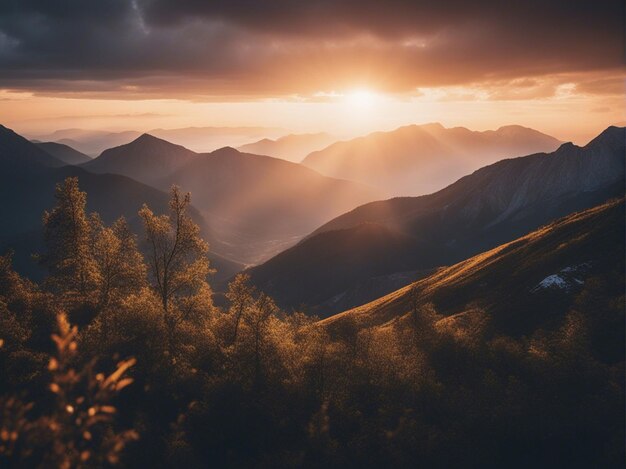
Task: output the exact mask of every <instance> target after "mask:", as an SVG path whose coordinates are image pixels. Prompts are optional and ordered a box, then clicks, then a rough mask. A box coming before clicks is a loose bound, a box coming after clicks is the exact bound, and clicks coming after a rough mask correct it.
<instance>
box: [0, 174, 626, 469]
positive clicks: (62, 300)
mask: <svg viewBox="0 0 626 469" xmlns="http://www.w3.org/2000/svg"><path fill="white" fill-rule="evenodd" d="M85 202H86V200H85V195H84V193H81V192H80V190H79V189H78V185H77V181H75V180H71V179H70V180H67V181H65V183H64V184H62V185H60V186H59V187H58V189H57V206H56V207H55V208H54V209H53V210H52V211H51V212H50V214H48V215H46V216H45V217H44V223H45V229H46V240H47V241H46V248H47V251H46V253H45V254H44V255H42V257H41V259H42V261H43V262H44V264H45V265H46V266H47V267H48V269H49V270H48V272H49V276H48V279H47V281H46V282H44V284H43V285H42V286H41V287H40V286H38V285H36V284H34V283H33V282H30V281H28V280H26V279H23V278H21V277H20V276H19V275H18V274H16V273H15V272H14V271H13V270H12V268H11V256H10V255H5V256H2V257H0V418H1V420H0V422H1V424H0V465H2V464H5V465H13V466H60V467H87V466H89V467H102V466H107V465H113V464H117V463H120V464H123V465H125V466H129V467H163V466H171V467H180V466H184V467H396V466H397V467H414V466H415V465H423V466H425V467H457V466H458V467H468V466H469V467H474V466H479V467H552V466H568V467H622V466H623V463H624V452H623V448H624V428H623V422H622V416H623V413H624V379H623V378H624V358H623V344H624V314H623V311H624V292H623V282H624V278H623V273H620V272H619V269H613V270H611V269H604V270H601V269H598V270H597V272H596V273H595V274H594V275H593V276H590V277H589V278H588V279H586V280H585V283H584V286H582V287H581V288H580V290H579V291H578V292H577V294H576V295H573V298H572V299H571V300H570V301H569V302H568V303H559V304H558V307H559V308H560V309H556V306H554V304H553V303H550V304H545V305H540V306H541V307H542V308H543V309H541V310H537V311H534V310H529V311H524V312H525V313H527V314H528V315H529V316H532V318H533V321H535V322H533V323H532V324H534V326H533V327H532V329H531V330H530V332H529V333H524V334H518V335H513V334H511V333H510V332H509V331H508V330H507V329H503V328H500V327H498V325H499V322H498V321H502V316H503V315H500V317H495V316H494V314H493V311H490V310H489V309H488V308H487V307H486V306H484V305H482V306H481V305H480V304H479V303H475V302H468V303H467V304H466V305H465V308H464V309H463V310H461V311H454V312H453V313H456V314H451V313H450V312H449V311H448V312H447V313H446V314H444V313H443V312H442V311H441V309H438V307H437V304H435V303H428V302H425V300H424V299H423V297H422V296H421V293H420V291H419V290H418V289H417V288H413V289H411V290H410V294H409V296H408V302H407V304H406V309H405V311H404V313H405V314H404V315H399V316H398V317H395V318H393V319H392V320H391V321H390V322H388V323H386V324H383V325H380V326H376V327H364V326H363V322H362V321H361V320H360V317H359V314H348V315H344V316H340V317H338V318H336V320H334V321H332V322H331V323H329V322H327V321H322V322H320V321H318V319H317V318H314V317H309V316H307V315H305V314H303V313H301V312H292V313H290V314H286V313H285V312H284V311H281V310H280V308H279V307H278V306H277V305H276V303H275V302H274V301H273V300H272V298H270V297H269V296H267V295H266V294H265V293H263V292H261V291H258V290H257V289H255V288H254V287H253V286H251V285H250V281H249V277H248V276H247V275H246V274H245V273H244V274H240V275H237V276H236V277H235V278H234V279H233V280H232V281H231V283H230V285H229V287H228V291H227V293H226V299H227V300H228V303H227V305H226V306H225V307H224V308H219V307H217V306H215V305H214V303H213V299H212V297H213V291H212V290H211V287H210V285H209V283H208V281H207V276H208V274H209V273H210V269H209V264H208V261H207V259H206V254H207V249H208V247H207V245H206V244H205V243H204V241H202V240H201V238H200V236H199V231H198V227H197V225H196V224H195V223H194V222H193V220H192V219H191V218H190V216H189V203H190V198H189V195H185V196H181V194H180V192H179V190H178V189H177V188H173V189H172V201H171V204H170V214H169V215H155V214H154V213H152V211H150V209H149V208H147V207H144V208H143V209H142V210H141V212H140V215H141V217H142V219H143V222H144V230H145V236H144V240H145V243H143V244H141V245H140V246H138V245H137V242H136V240H135V237H134V235H133V234H132V233H131V232H130V229H129V227H128V225H127V224H126V222H125V221H124V220H119V221H117V222H115V223H114V224H113V225H111V226H106V224H105V223H104V222H103V221H102V220H101V219H100V218H99V217H98V216H97V215H96V214H91V215H89V216H87V215H86V214H85V212H84V208H85ZM140 247H142V248H143V251H144V253H143V254H142V253H141V251H140ZM144 256H145V257H144ZM144 258H145V259H146V260H147V266H146V265H145V264H144ZM616 262H617V261H616ZM615 265H617V266H619V265H620V264H619V262H618V263H617V264H615ZM603 272H604V273H603ZM524 307H527V306H525V305H517V304H516V305H510V308H511V309H515V311H518V310H523V308H524ZM63 308H67V311H68V315H67V316H64V315H60V316H58V319H57V311H60V310H63ZM505 317H506V316H505ZM537 317H542V318H543V320H542V321H536V320H535V318H537ZM70 320H71V321H72V323H74V324H75V323H79V324H81V328H80V332H79V331H78V328H77V327H76V326H75V325H70V323H69V321H70ZM52 333H54V334H55V335H54V336H53V337H54V348H51V347H50V343H49V342H50V341H49V337H50V335H51V334H52ZM120 357H134V358H133V359H131V360H120ZM135 360H136V363H135ZM131 367H132V368H131ZM96 369H100V370H101V369H112V370H113V372H112V373H111V374H109V375H108V376H107V375H105V374H102V373H98V372H96ZM131 372H132V378H131V377H130V373H131ZM131 383H132V385H131ZM139 436H140V437H141V438H140V439H139V440H137V438H138V437H139ZM131 442H132V444H130V443H131Z"/></svg>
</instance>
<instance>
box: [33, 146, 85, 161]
mask: <svg viewBox="0 0 626 469" xmlns="http://www.w3.org/2000/svg"><path fill="white" fill-rule="evenodd" d="M35 145H37V146H38V147H39V148H41V149H42V150H43V151H45V152H46V153H49V154H50V155H52V156H54V157H55V158H56V159H58V160H59V161H61V162H63V163H65V164H69V165H73V166H76V165H79V164H83V163H87V162H88V161H91V158H90V157H88V156H87V155H85V154H84V153H81V152H79V151H78V150H74V149H73V148H72V147H70V146H69V145H64V144H62V143H57V142H36V143H35Z"/></svg>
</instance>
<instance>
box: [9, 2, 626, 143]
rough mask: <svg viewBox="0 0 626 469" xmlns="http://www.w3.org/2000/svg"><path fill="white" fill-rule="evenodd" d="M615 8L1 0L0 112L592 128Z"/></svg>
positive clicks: (614, 99)
mask: <svg viewBox="0 0 626 469" xmlns="http://www.w3.org/2000/svg"><path fill="white" fill-rule="evenodd" d="M503 6H506V7H503ZM623 23H624V4H623V1H621V0H599V1H598V0H596V1H571V0H570V1H525V2H506V3H504V2H495V1H486V0H482V1H473V2H467V1H439V2H436V3H434V2H428V3H426V2H421V1H419V0H387V1H385V2H380V1H374V0H359V1H357V0H309V1H300V0H273V1H268V2H265V3H263V2H256V1H249V0H239V1H237V0H230V1H227V0H223V1H222V0H217V1H210V2H208V1H201V0H132V1H131V0H99V1H85V0H53V1H51V0H4V1H2V2H0V123H2V124H4V125H6V126H9V127H12V128H14V129H15V130H16V131H18V132H25V133H27V134H28V133H29V134H31V135H36V134H37V133H46V132H51V131H54V130H57V129H63V128H69V127H78V128H86V129H92V128H93V129H96V128H97V129H110V130H131V129H132V130H149V129H153V128H176V127H186V126H267V127H280V128H282V129H285V133H287V132H310V131H329V132H332V133H334V134H336V135H341V136H350V135H357V134H362V133H366V132H369V131H373V130H387V129H392V128H395V127H398V126H400V125H405V124H410V123H426V122H434V121H438V122H441V123H443V124H444V125H446V126H454V125H463V126H466V127H469V128H472V129H476V130H482V129H489V128H497V127H499V126H501V125H506V124H521V125H525V126H529V127H533V128H536V129H538V130H541V131H544V132H547V133H550V134H552V135H554V136H555V137H557V138H559V139H562V140H573V141H575V142H577V143H585V142H586V141H587V140H588V139H589V138H591V137H592V136H593V135H594V134H596V133H598V131H599V130H601V129H603V128H605V127H606V126H608V125H610V124H615V123H620V122H623V121H625V120H626V112H625V107H624V96H625V78H626V74H625V72H624V37H623Z"/></svg>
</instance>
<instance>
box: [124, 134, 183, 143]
mask: <svg viewBox="0 0 626 469" xmlns="http://www.w3.org/2000/svg"><path fill="white" fill-rule="evenodd" d="M155 142H164V143H170V142H168V141H167V140H163V139H161V138H158V137H155V136H154V135H150V134H148V133H143V134H141V135H140V136H139V137H137V138H136V139H135V140H133V141H132V142H130V144H133V143H155ZM130 144H129V145H130ZM171 145H174V144H173V143H171Z"/></svg>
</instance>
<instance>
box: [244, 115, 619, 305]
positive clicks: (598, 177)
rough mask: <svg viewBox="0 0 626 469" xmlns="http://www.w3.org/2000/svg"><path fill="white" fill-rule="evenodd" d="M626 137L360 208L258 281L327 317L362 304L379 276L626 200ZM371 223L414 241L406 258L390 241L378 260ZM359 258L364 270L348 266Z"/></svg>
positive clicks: (607, 135) (268, 266)
mask: <svg viewBox="0 0 626 469" xmlns="http://www.w3.org/2000/svg"><path fill="white" fill-rule="evenodd" d="M625 132H626V129H624V128H617V127H610V128H608V129H606V130H605V131H604V132H602V134H600V135H599V136H598V137H596V138H595V139H594V140H592V141H591V142H590V143H589V144H587V145H586V146H584V147H577V146H575V145H573V144H564V145H562V146H561V147H560V148H559V149H558V150H557V151H555V152H554V153H550V154H546V153H542V154H535V155H529V156H525V157H519V158H513V159H509V160H503V161H500V162H498V163H495V164H492V165H490V166H487V167H485V168H482V169H480V170H478V171H475V172H474V173H472V174H471V175H468V176H465V177H463V178H461V179H460V180H459V181H457V182H456V183H454V184H452V185H450V186H448V187H446V188H445V189H442V190H440V191H438V192H435V193H434V194H431V195H427V196H420V197H400V198H395V199H389V200H384V201H378V202H372V203H369V204H366V205H363V206H361V207H358V208H356V209H354V210H352V211H350V212H348V213H346V214H344V215H342V216H340V217H337V218H336V219H334V220H332V221H330V222H329V223H327V224H325V225H323V226H322V227H320V228H319V229H317V230H316V231H315V232H313V233H312V234H311V235H310V236H309V237H307V238H306V239H305V240H303V241H302V242H300V243H299V244H298V245H296V246H294V247H293V248H291V249H289V250H287V251H285V252H283V253H281V254H279V255H278V256H276V257H274V258H272V259H270V260H269V261H267V262H265V263H264V264H262V265H260V266H257V267H255V268H252V269H251V270H250V274H251V276H252V280H253V282H254V283H255V284H256V285H257V286H258V287H259V288H261V289H265V290H266V291H268V293H270V294H272V295H274V296H275V297H276V298H277V299H278V301H279V302H281V304H282V305H284V306H287V307H297V306H299V305H300V304H301V303H304V304H308V305H309V306H316V305H320V304H322V303H324V304H325V306H326V308H327V309H325V310H324V311H318V312H319V313H320V314H322V315H328V314H332V313H335V312H338V311H339V310H341V309H347V308H349V307H353V306H357V305H358V302H359V301H361V302H366V301H369V300H371V299H373V298H367V297H363V296H360V297H359V296H355V295H352V294H350V291H351V289H354V288H358V286H359V284H360V283H361V282H366V281H368V279H370V278H371V277H372V276H384V275H390V274H394V273H396V272H406V271H419V270H424V269H429V268H434V267H437V266H442V265H449V264H451V263H454V262H458V261H460V260H462V259H464V258H467V257H469V256H471V255H474V254H476V253H478V252H481V251H484V250H486V249H490V248H492V247H494V246H497V245H499V244H502V243H504V242H507V241H509V240H511V239H514V238H515V237H518V236H521V235H524V234H525V233H528V232H529V231H531V230H533V229H536V228H537V227H539V226H541V225H542V224H545V223H549V222H550V221H552V220H554V219H556V218H558V217H561V216H564V215H567V214H568V213H571V212H573V211H576V210H582V209H586V208H589V207H592V206H594V205H597V204H599V203H602V202H603V201H605V200H607V199H608V198H610V197H619V196H622V195H623V194H624V174H625V171H624V163H625V162H624V159H625V152H626V148H625V145H626V144H625V142H626V138H625ZM364 223H368V224H376V225H380V226H382V227H384V228H385V230H384V231H381V232H384V233H386V234H387V236H388V237H390V238H393V237H394V236H398V234H402V235H404V236H409V237H412V238H413V243H412V244H409V245H408V246H407V248H406V250H404V251H401V252H396V251H395V248H393V249H388V250H386V251H385V249H386V247H385V246H386V243H379V245H380V246H381V249H383V252H378V253H377V255H376V256H374V257H371V256H370V255H369V246H370V245H371V241H367V242H364V241H363V236H362V234H359V233H362V230H361V228H360V226H361V225H362V224H364ZM333 233H334V234H333ZM328 236H332V237H333V238H334V239H333V244H338V243H339V244H341V245H342V246H344V247H345V250H344V251H340V252H335V254H334V256H333V259H332V262H331V261H330V260H327V261H325V258H323V257H320V255H319V252H320V249H321V250H322V251H323V250H324V249H330V250H332V246H330V245H329V246H327V247H325V248H320V247H319V246H318V245H319V243H321V242H322V241H323V239H324V238H323V237H328ZM355 258H357V259H359V264H358V266H353V268H351V267H350V266H352V265H353V264H352V259H355ZM380 258H383V259H384V260H385V262H384V263H382V264H381V263H380V262H379V261H378V260H377V259H380ZM338 266H341V267H338ZM334 270H340V271H341V272H342V274H341V278H340V279H337V278H336V277H335V276H333V275H332V273H331V274H328V272H332V271H334ZM410 278H411V275H409V276H407V279H409V280H410ZM316 292H324V295H327V297H326V298H325V299H322V298H321V296H322V295H320V294H319V293H316ZM342 294H343V296H344V297H345V298H351V300H350V301H351V303H350V304H347V303H345V302H341V301H338V302H336V303H335V304H331V303H329V302H328V301H329V300H330V299H331V298H333V297H341V295H342Z"/></svg>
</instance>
